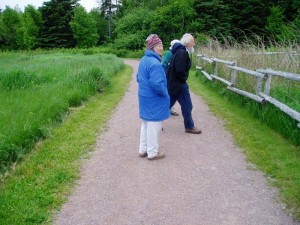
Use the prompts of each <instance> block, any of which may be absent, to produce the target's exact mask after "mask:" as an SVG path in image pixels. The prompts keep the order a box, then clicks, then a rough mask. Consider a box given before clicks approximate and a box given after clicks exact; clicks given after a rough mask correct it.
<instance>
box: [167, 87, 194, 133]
mask: <svg viewBox="0 0 300 225" xmlns="http://www.w3.org/2000/svg"><path fill="white" fill-rule="evenodd" d="M176 101H178V102H179V104H180V106H181V112H182V116H183V119H184V127H185V129H191V128H194V121H193V118H192V109H193V104H192V100H191V95H190V91H189V86H188V85H187V83H184V84H182V89H181V91H180V92H179V93H178V94H176V95H170V108H171V107H172V106H173V105H174V104H175V102H176Z"/></svg>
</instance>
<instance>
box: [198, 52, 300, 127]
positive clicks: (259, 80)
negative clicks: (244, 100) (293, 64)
mask: <svg viewBox="0 0 300 225" xmlns="http://www.w3.org/2000/svg"><path fill="white" fill-rule="evenodd" d="M201 60H203V61H205V62H207V63H210V64H212V65H213V67H214V73H213V74H209V73H208V72H206V71H205V70H204V69H203V68H202V66H201ZM219 63H222V64H225V66H227V67H228V68H229V69H230V71H231V72H230V78H231V80H230V81H228V80H226V79H224V78H222V77H220V76H218V64H219ZM196 69H198V70H200V71H201V73H202V74H203V75H204V76H205V77H206V78H207V79H208V80H210V81H214V80H218V81H220V82H222V83H224V84H226V85H227V89H229V90H231V91H233V92H235V93H238V94H240V95H243V96H246V97H248V98H251V99H253V100H254V101H257V102H259V103H261V104H263V103H265V102H269V103H270V104H273V105H274V106H276V107H277V108H279V109H280V110H281V111H283V112H284V113H286V114H288V115H289V116H290V117H292V118H293V119H295V120H296V121H298V124H297V127H298V128H300V113H299V112H298V111H296V110H294V109H292V108H290V107H289V106H287V105H285V104H284V103H282V102H280V101H278V100H277V99H275V98H272V97H271V96H270V89H271V81H272V76H278V77H282V78H285V79H290V80H293V81H300V74H294V73H288V72H282V71H275V70H272V69H256V71H253V70H249V69H246V68H243V67H238V66H237V62H231V61H227V60H222V59H217V58H208V57H205V56H204V55H201V54H198V55H197V66H196ZM238 72H241V73H243V74H246V75H251V76H254V77H256V86H255V94H254V93H251V92H248V91H245V90H241V89H238V88H236V87H235V86H236V84H237V74H238Z"/></svg>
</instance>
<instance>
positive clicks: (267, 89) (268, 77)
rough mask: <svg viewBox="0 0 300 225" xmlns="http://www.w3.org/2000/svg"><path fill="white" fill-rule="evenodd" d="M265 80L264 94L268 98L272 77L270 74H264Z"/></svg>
mask: <svg viewBox="0 0 300 225" xmlns="http://www.w3.org/2000/svg"><path fill="white" fill-rule="evenodd" d="M266 76H267V79H266V83H265V90H264V93H265V94H266V95H269V96H270V89H271V81H272V75H271V74H266Z"/></svg>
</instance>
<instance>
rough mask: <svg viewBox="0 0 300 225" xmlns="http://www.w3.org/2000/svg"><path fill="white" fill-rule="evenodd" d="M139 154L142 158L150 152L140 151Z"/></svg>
mask: <svg viewBox="0 0 300 225" xmlns="http://www.w3.org/2000/svg"><path fill="white" fill-rule="evenodd" d="M139 156H140V157H141V158H144V157H146V156H148V153H147V152H145V153H139Z"/></svg>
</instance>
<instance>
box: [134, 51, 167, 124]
mask: <svg viewBox="0 0 300 225" xmlns="http://www.w3.org/2000/svg"><path fill="white" fill-rule="evenodd" d="M137 82H138V96H139V111H140V112H139V113H140V118H141V119H143V120H145V121H152V122H157V121H163V120H166V119H168V118H169V117H170V97H169V94H168V88H167V79H166V75H165V71H164V69H163V66H162V65H161V56H159V55H158V54H157V53H155V52H154V51H152V50H146V51H145V54H144V56H143V58H142V59H141V61H140V64H139V68H138V72H137Z"/></svg>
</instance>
